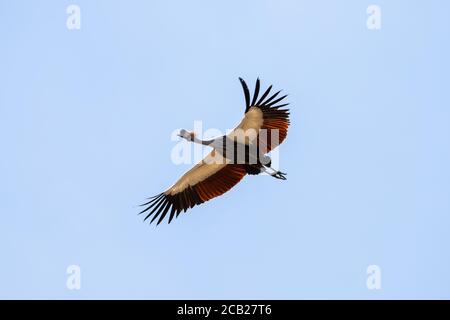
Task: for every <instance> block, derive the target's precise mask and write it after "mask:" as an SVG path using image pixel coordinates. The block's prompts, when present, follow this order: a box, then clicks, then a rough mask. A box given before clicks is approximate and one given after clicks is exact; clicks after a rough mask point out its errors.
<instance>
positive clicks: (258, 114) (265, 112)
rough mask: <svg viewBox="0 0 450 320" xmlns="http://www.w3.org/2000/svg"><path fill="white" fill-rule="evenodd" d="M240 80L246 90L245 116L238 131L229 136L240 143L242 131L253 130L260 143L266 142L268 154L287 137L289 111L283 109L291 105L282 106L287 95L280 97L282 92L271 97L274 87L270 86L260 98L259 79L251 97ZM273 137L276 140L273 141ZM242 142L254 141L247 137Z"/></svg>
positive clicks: (243, 82) (246, 88)
mask: <svg viewBox="0 0 450 320" xmlns="http://www.w3.org/2000/svg"><path fill="white" fill-rule="evenodd" d="M239 80H240V82H241V85H242V88H243V90H244V96H245V116H244V119H242V121H241V123H240V124H239V125H238V126H237V127H236V129H235V130H234V131H233V132H231V133H230V134H229V137H230V138H232V139H237V140H238V141H239V140H240V139H241V137H240V136H239V134H240V133H241V132H242V131H244V132H246V131H248V130H249V129H253V130H255V131H256V132H257V135H256V136H255V137H258V141H260V140H261V139H263V142H266V145H267V149H266V152H269V151H270V150H273V149H274V148H276V147H277V146H278V145H280V144H281V143H282V142H283V141H284V140H285V139H286V136H287V132H288V128H289V124H290V121H289V109H283V107H285V106H287V105H289V103H282V104H280V103H281V102H282V100H283V99H284V98H286V97H287V95H283V96H281V97H278V96H279V94H280V92H281V90H280V91H277V92H275V93H274V94H272V95H270V91H271V89H272V86H269V87H268V88H267V89H266V91H264V93H263V94H262V95H261V97H259V91H260V81H259V78H258V79H257V80H256V85H255V91H254V93H253V97H250V91H249V89H248V86H247V84H246V83H245V81H244V80H243V79H242V78H239ZM258 98H259V99H258ZM272 137H274V138H275V139H272ZM276 138H278V139H276ZM275 140H278V141H275ZM241 142H242V143H246V144H248V143H253V142H254V139H248V137H247V138H246V139H245V141H241Z"/></svg>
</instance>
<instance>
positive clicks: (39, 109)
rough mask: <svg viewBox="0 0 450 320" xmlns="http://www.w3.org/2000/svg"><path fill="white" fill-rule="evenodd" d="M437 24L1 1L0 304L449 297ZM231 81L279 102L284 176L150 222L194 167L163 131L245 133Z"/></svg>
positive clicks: (448, 175)
mask: <svg viewBox="0 0 450 320" xmlns="http://www.w3.org/2000/svg"><path fill="white" fill-rule="evenodd" d="M72 3H73V4H77V5H79V6H80V8H81V29H80V30H72V31H70V30H68V29H67V28H66V19H67V14H66V7H67V6H68V5H69V4H72ZM370 4H377V5H379V6H380V7H381V10H382V28H381V30H378V31H373V30H368V29H367V27H366V19H367V14H366V8H367V7H368V6H369V5H370ZM449 10H450V4H449V3H447V2H445V1H437V0H434V1H424V0H420V1H406V0H403V1H400V0H399V1H386V0H377V1H372V0H371V1H361V0H352V1H348V0H345V1H343V0H342V1H337V0H336V1H332V0H328V1H325V0H322V1H297V0H289V1H288V0H282V1H274V0H270V1H268V0H260V1H256V0H254V1H237V0H234V1H206V0H204V1H110V0H108V1H106V0H104V1H81V0H79V1H72V2H69V1H56V0H55V1H49V0H47V1H12V0H0V37H1V42H2V43H1V49H0V147H1V157H0V178H1V180H0V210H1V211H0V212H1V218H2V221H1V223H0V254H1V260H0V298H61V299H76V298H88V299H90V298H153V299H155V298H192V299H194V298H209V299H215V298H269V299H270V298H274V299H278V298H287V299H294V298H361V299H380V298H450V272H449V270H450V257H449V253H448V246H449V243H450V233H449V226H450V168H449V167H450V98H449V83H450V79H449V74H450V62H449V59H448V57H450V45H449V41H448V39H449V37H450V21H449V19H448V12H449ZM239 76H242V77H244V78H245V79H247V80H248V81H249V82H250V83H251V85H252V87H253V82H254V80H255V79H256V77H257V76H259V77H260V78H261V80H262V81H263V84H264V85H268V84H271V83H273V84H274V85H275V87H277V88H280V89H284V91H285V92H286V93H289V101H290V103H291V109H292V127H291V130H290V132H289V136H288V139H287V140H286V142H285V144H283V145H282V147H281V150H280V157H281V168H282V170H283V171H285V172H288V180H287V181H279V180H276V179H272V178H270V177H249V178H246V179H245V181H243V182H242V183H240V184H239V185H238V186H237V187H236V188H234V189H233V190H232V191H231V192H229V193H227V194H226V195H225V196H223V197H221V198H218V199H215V200H214V201H211V202H209V203H207V204H205V205H202V206H199V207H197V208H195V209H194V210H191V211H190V212H189V213H187V214H184V215H182V216H180V218H179V219H177V220H176V221H175V222H174V223H172V224H170V225H167V224H164V225H160V226H159V227H157V228H156V227H154V226H153V225H152V226H148V225H147V224H144V223H143V222H142V218H141V217H140V216H137V212H138V208H137V205H138V204H140V203H141V202H142V200H143V199H144V198H145V197H147V196H151V195H154V194H156V193H159V192H161V191H162V190H164V189H165V188H166V187H168V186H169V185H170V184H171V183H172V182H174V181H175V180H176V179H177V177H179V176H180V174H182V173H183V172H184V171H186V170H187V169H188V168H189V166H187V165H179V166H176V165H174V164H173V163H172V162H171V161H170V152H171V150H172V148H173V146H174V145H175V142H173V141H171V139H170V134H171V133H172V131H173V130H174V129H176V128H180V127H184V128H187V129H190V128H191V127H192V126H193V123H194V120H202V121H203V123H204V126H205V127H206V128H218V129H222V130H225V129H229V128H231V127H233V126H234V125H235V124H237V122H238V121H239V120H240V118H241V117H242V115H243V110H244V109H243V108H244V98H243V95H242V91H241V88H240V85H239V82H238V77H239ZM73 264H75V265H79V266H80V267H81V271H82V276H81V290H78V291H71V290H68V289H67V288H66V278H67V274H66V268H67V266H69V265H73ZM372 264H375V265H378V266H380V268H381V270H382V289H381V290H368V289H367V288H366V277H367V275H366V268H367V266H368V265H372Z"/></svg>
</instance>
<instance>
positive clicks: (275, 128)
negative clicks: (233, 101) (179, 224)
mask: <svg viewBox="0 0 450 320" xmlns="http://www.w3.org/2000/svg"><path fill="white" fill-rule="evenodd" d="M239 81H240V84H241V86H242V89H243V91H244V98H245V112H244V117H243V119H242V120H241V122H240V123H239V125H238V126H237V127H236V128H235V129H234V130H233V131H231V132H230V133H229V134H227V135H224V136H220V137H218V138H214V139H211V140H201V139H199V138H197V136H196V134H195V133H194V132H189V131H188V130H185V129H181V130H180V132H179V133H178V136H179V137H181V138H182V139H185V140H187V141H189V142H192V143H198V144H201V145H205V146H209V147H211V148H212V151H211V152H210V153H209V154H208V155H206V157H205V158H203V160H201V161H200V162H199V163H198V164H196V165H195V166H194V167H193V168H191V169H190V170H189V171H187V172H186V173H185V174H184V175H183V176H181V177H180V178H179V179H178V181H176V182H175V184H173V185H172V186H171V187H170V188H169V189H167V190H166V191H164V192H162V193H159V194H157V195H155V196H153V197H151V198H148V199H147V202H146V203H143V204H142V205H141V206H142V207H144V208H143V210H142V211H141V212H139V214H144V213H145V214H146V215H145V218H144V221H146V220H147V219H149V218H151V220H150V224H151V223H153V222H154V221H156V225H159V224H160V223H161V222H162V221H163V220H164V218H165V217H168V219H167V221H168V223H169V224H170V223H171V221H172V220H173V219H174V218H175V217H176V218H178V216H179V215H180V213H181V212H182V211H183V212H186V211H187V210H188V209H191V208H193V207H194V206H196V205H200V204H202V203H204V202H206V201H209V200H211V199H213V198H216V197H219V196H221V195H223V194H224V193H226V192H228V191H229V190H230V189H231V188H233V187H234V186H235V185H236V184H238V183H239V182H240V181H241V180H242V179H243V178H244V177H245V176H246V175H258V174H261V173H268V174H269V175H270V176H272V177H274V178H276V179H280V180H286V175H287V174H286V173H284V172H281V171H278V170H275V169H273V168H272V167H271V162H272V161H271V158H270V157H269V156H268V155H267V153H269V152H270V151H271V150H273V149H274V148H276V147H277V146H278V145H279V144H281V143H282V142H283V141H284V140H285V139H286V136H287V133H288V128H289V125H290V119H289V115H290V112H289V111H290V110H289V109H287V108H284V107H286V106H288V105H289V103H285V101H283V100H284V99H285V98H286V97H287V95H282V96H280V93H281V90H280V91H277V92H275V93H273V94H271V90H272V85H270V86H269V87H268V88H267V89H266V90H265V91H264V92H263V94H262V95H261V96H259V93H260V88H261V82H260V79H259V78H257V80H256V84H255V88H254V92H253V96H252V97H251V95H250V90H249V88H248V86H247V84H246V82H245V81H244V80H243V79H242V78H239Z"/></svg>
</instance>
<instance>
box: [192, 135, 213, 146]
mask: <svg viewBox="0 0 450 320" xmlns="http://www.w3.org/2000/svg"><path fill="white" fill-rule="evenodd" d="M213 141H214V140H202V139H199V138H197V137H194V140H192V142H194V143H198V144H202V145H204V146H208V145H210V144H211V143H213Z"/></svg>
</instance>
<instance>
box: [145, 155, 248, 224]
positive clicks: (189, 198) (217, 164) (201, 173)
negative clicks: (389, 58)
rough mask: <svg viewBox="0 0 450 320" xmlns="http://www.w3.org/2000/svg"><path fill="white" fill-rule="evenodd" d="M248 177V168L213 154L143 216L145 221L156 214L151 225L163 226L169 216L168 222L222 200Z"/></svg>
mask: <svg viewBox="0 0 450 320" xmlns="http://www.w3.org/2000/svg"><path fill="white" fill-rule="evenodd" d="M245 175H246V170H245V167H244V165H240V164H231V163H230V160H228V159H225V158H223V157H222V156H221V155H220V154H219V153H216V152H215V151H212V152H211V153H210V154H209V155H207V156H206V157H205V158H204V159H203V160H202V161H201V162H200V163H198V164H197V165H196V166H194V167H193V168H192V169H191V170H189V171H188V172H186V173H185V174H184V175H183V176H182V177H181V178H180V179H179V180H178V181H177V182H176V183H175V184H174V185H173V186H172V187H170V188H169V189H168V190H166V191H165V192H163V193H160V194H158V195H156V196H154V197H153V198H150V201H148V202H147V203H144V204H143V205H142V206H146V208H145V209H144V210H142V211H141V212H140V213H147V216H146V217H145V219H144V221H145V220H147V219H148V218H150V217H151V216H152V215H153V218H152V220H151V221H150V223H152V222H153V221H155V220H156V219H158V217H159V219H158V222H157V224H160V223H161V222H162V221H163V220H164V218H165V217H166V216H167V214H168V213H169V211H170V214H169V220H168V223H170V222H171V221H172V219H173V218H174V217H175V216H176V217H178V215H179V214H180V212H181V211H184V212H186V210H187V209H188V208H192V207H194V206H195V205H199V204H201V203H203V202H206V201H208V200H211V199H213V198H215V197H218V196H220V195H222V194H224V193H225V192H227V191H228V190H230V189H231V188H233V187H234V186H235V185H236V184H237V183H238V182H239V181H241V180H242V178H243V177H244V176H245Z"/></svg>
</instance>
